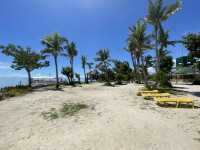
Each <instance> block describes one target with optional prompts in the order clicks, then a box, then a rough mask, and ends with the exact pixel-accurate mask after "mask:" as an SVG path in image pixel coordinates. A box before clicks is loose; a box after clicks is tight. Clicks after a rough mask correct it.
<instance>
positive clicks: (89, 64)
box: [87, 62, 94, 82]
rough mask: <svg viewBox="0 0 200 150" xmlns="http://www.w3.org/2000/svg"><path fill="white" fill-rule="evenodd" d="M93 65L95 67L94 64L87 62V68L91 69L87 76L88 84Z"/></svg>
mask: <svg viewBox="0 0 200 150" xmlns="http://www.w3.org/2000/svg"><path fill="white" fill-rule="evenodd" d="M93 65H94V63H92V62H87V66H88V69H89V73H88V75H87V80H88V82H89V80H91V77H90V74H91V72H92V67H93Z"/></svg>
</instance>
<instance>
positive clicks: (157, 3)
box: [146, 0, 181, 72]
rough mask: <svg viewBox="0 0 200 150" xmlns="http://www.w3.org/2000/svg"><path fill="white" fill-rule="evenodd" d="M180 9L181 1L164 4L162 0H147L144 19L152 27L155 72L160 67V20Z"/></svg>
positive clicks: (164, 19)
mask: <svg viewBox="0 0 200 150" xmlns="http://www.w3.org/2000/svg"><path fill="white" fill-rule="evenodd" d="M180 9H181V1H180V0H176V3H174V4H171V5H168V6H164V5H163V0H149V7H148V15H147V16H146V21H147V22H148V23H149V24H151V25H152V26H153V27H154V38H155V50H156V58H157V59H156V72H158V71H159V69H160V51H159V39H158V37H159V32H160V31H161V30H162V22H163V21H166V20H167V19H168V18H169V17H170V16H171V15H173V14H174V13H176V12H177V11H179V10H180Z"/></svg>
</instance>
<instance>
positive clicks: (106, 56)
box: [95, 49, 111, 85]
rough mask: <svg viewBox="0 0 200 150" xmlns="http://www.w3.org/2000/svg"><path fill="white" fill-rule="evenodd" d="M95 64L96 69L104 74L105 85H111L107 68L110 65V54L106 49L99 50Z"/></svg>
mask: <svg viewBox="0 0 200 150" xmlns="http://www.w3.org/2000/svg"><path fill="white" fill-rule="evenodd" d="M95 61H96V62H98V63H99V64H98V65H97V67H98V68H99V69H100V70H101V71H102V72H103V73H104V75H105V79H106V84H107V85H111V83H110V78H109V67H110V65H111V63H110V62H111V59H110V53H109V50H108V49H101V50H99V51H98V52H97V54H96V59H95Z"/></svg>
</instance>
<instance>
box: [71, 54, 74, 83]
mask: <svg viewBox="0 0 200 150" xmlns="http://www.w3.org/2000/svg"><path fill="white" fill-rule="evenodd" d="M70 64H71V69H72V84H74V59H73V58H71V60H70Z"/></svg>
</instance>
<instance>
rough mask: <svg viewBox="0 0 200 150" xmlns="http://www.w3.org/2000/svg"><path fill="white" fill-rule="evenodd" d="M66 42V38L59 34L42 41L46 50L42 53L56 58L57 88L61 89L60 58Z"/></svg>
mask: <svg viewBox="0 0 200 150" xmlns="http://www.w3.org/2000/svg"><path fill="white" fill-rule="evenodd" d="M65 42H66V39H65V38H64V37H61V36H60V35H59V34H58V33H54V34H53V35H50V36H46V37H44V39H43V40H42V44H43V45H44V46H45V49H44V50H43V51H42V53H43V54H44V55H45V56H49V55H52V56H53V58H54V63H55V69H56V88H59V78H58V56H59V55H60V54H61V52H62V51H63V49H64V44H65Z"/></svg>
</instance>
